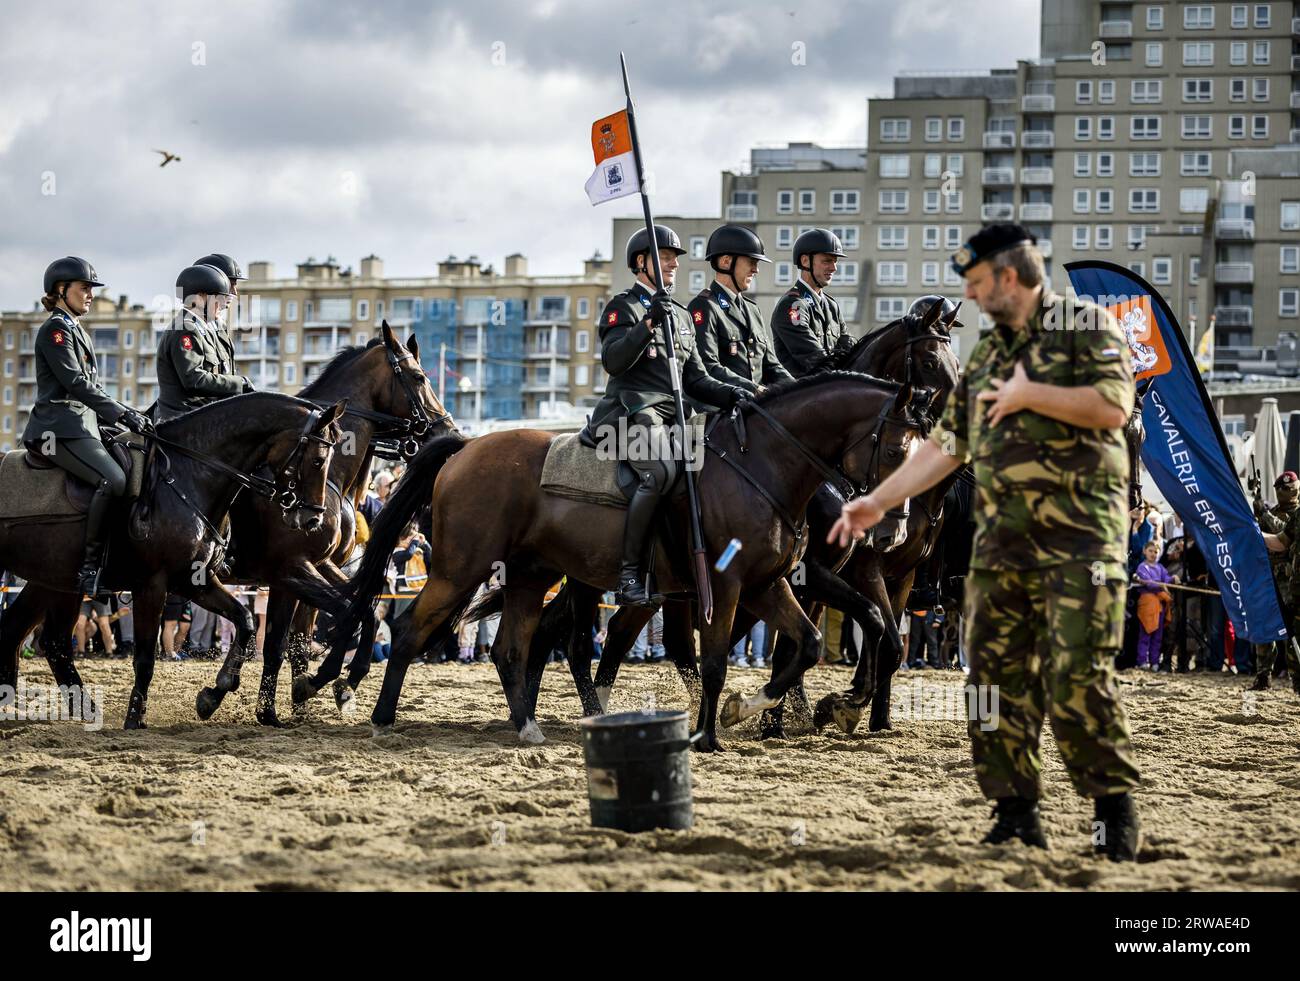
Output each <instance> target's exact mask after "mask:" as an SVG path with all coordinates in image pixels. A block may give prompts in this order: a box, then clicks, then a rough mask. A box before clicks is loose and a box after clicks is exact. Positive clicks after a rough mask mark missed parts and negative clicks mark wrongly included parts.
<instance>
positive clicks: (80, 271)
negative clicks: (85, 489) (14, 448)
mask: <svg viewBox="0 0 1300 981" xmlns="http://www.w3.org/2000/svg"><path fill="white" fill-rule="evenodd" d="M103 285H104V284H103V283H101V282H100V281H99V279H98V278H97V277H96V274H95V267H94V266H92V265H91V264H90V263H89V262H87V261H86V260H85V259H79V258H77V257H76V256H67V257H65V258H63V259H58V260H56V261H54V262H52V263H50V265H49V267H48V268H47V269H46V270H45V295H44V296H43V297H41V305H42V306H43V307H45V309H46V310H48V311H49V313H50V317H49V319H48V320H46V321H45V323H44V324H42V325H41V328H40V330H39V331H38V332H37V334H36V344H35V353H36V404H35V405H34V406H33V407H32V414H31V416H30V417H29V418H28V420H27V427H26V429H24V430H23V444H24V445H25V446H26V447H27V449H28V450H29V451H30V452H32V453H36V454H39V455H41V456H43V457H44V458H45V459H47V460H49V461H50V462H51V463H54V464H55V465H57V466H59V467H62V468H63V469H64V470H66V471H68V472H69V473H70V474H72V475H73V476H74V477H78V478H80V479H81V480H84V481H86V482H87V483H88V484H90V485H91V486H92V487H94V488H95V493H94V495H93V496H92V497H91V499H90V508H89V510H88V511H87V513H86V553H85V559H84V560H83V562H82V566H81V570H80V571H79V572H78V574H77V578H78V582H79V585H80V589H81V591H82V592H83V593H86V594H89V595H91V596H94V595H95V594H96V593H98V592H99V572H100V567H101V564H102V561H103V554H104V530H105V529H104V518H105V516H106V515H107V513H108V509H109V507H110V506H111V505H112V502H113V499H114V498H117V497H121V496H122V494H123V493H125V491H126V474H125V473H123V471H122V468H121V467H120V466H119V465H118V463H117V461H116V460H114V459H113V457H112V456H111V455H110V454H109V452H108V450H107V449H105V448H104V444H103V442H102V440H101V437H100V433H99V425H98V422H97V418H96V417H98V418H99V419H103V420H104V421H105V422H109V423H121V424H122V425H124V426H126V428H128V429H130V430H131V431H132V432H136V433H142V432H145V431H146V430H148V429H149V428H150V425H149V420H148V419H147V418H146V417H145V416H144V415H142V414H141V413H139V412H137V411H136V410H135V409H133V408H131V407H130V406H128V405H123V404H122V403H121V402H118V401H117V400H116V399H114V398H111V397H110V396H109V395H108V393H107V392H105V391H104V389H103V388H102V387H101V386H100V384H99V381H98V375H99V371H98V366H97V364H96V362H95V350H94V347H93V346H92V345H91V342H90V335H89V334H88V333H86V329H85V328H84V327H82V326H81V321H80V320H79V319H78V318H80V317H83V316H85V315H86V313H87V312H88V311H89V310H90V304H91V299H92V294H93V290H94V287H96V286H103Z"/></svg>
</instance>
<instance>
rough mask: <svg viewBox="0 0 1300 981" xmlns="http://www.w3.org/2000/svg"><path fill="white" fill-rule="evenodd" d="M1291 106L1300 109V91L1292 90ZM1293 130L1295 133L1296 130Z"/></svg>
mask: <svg viewBox="0 0 1300 981" xmlns="http://www.w3.org/2000/svg"><path fill="white" fill-rule="evenodd" d="M1291 108H1292V109H1300V92H1292V93H1291ZM1291 132H1293V133H1294V132H1295V130H1292V131H1291ZM1292 142H1295V141H1294V140H1293V141H1292Z"/></svg>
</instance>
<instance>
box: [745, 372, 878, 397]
mask: <svg viewBox="0 0 1300 981" xmlns="http://www.w3.org/2000/svg"><path fill="white" fill-rule="evenodd" d="M835 381H856V382H862V383H864V384H867V385H875V386H876V387H878V388H883V389H885V390H886V391H889V392H897V391H899V390H900V389H901V388H902V387H903V386H902V385H900V384H899V383H898V382H896V381H890V380H888V379H887V378H877V377H875V376H874V375H867V374H863V373H862V372H860V371H819V372H817V373H816V374H813V375H804V376H803V377H802V378H795V379H793V380H791V381H783V382H777V383H776V384H775V385H769V386H768V387H767V389H766V390H765V391H764V392H763V394H762V395H760V396H758V398H756V399H754V401H755V402H756V403H757V404H759V405H767V404H768V403H769V402H772V401H775V400H776V399H779V398H781V397H782V396H784V395H789V394H791V393H792V392H802V391H803V390H804V389H806V388H816V387H817V386H818V385H827V384H829V383H831V382H835Z"/></svg>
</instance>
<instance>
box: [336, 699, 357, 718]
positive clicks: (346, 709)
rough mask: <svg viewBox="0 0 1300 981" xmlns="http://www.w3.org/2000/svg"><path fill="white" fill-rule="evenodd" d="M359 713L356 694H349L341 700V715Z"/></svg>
mask: <svg viewBox="0 0 1300 981" xmlns="http://www.w3.org/2000/svg"><path fill="white" fill-rule="evenodd" d="M356 714H357V698H356V696H355V695H351V694H349V696H348V697H347V698H345V699H343V700H342V701H341V702H339V715H342V716H344V717H347V716H352V715H356Z"/></svg>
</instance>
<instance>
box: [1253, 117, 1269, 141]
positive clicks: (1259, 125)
mask: <svg viewBox="0 0 1300 981" xmlns="http://www.w3.org/2000/svg"><path fill="white" fill-rule="evenodd" d="M1250 137H1251V139H1254V140H1266V139H1268V117H1267V116H1251V117H1250Z"/></svg>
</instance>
